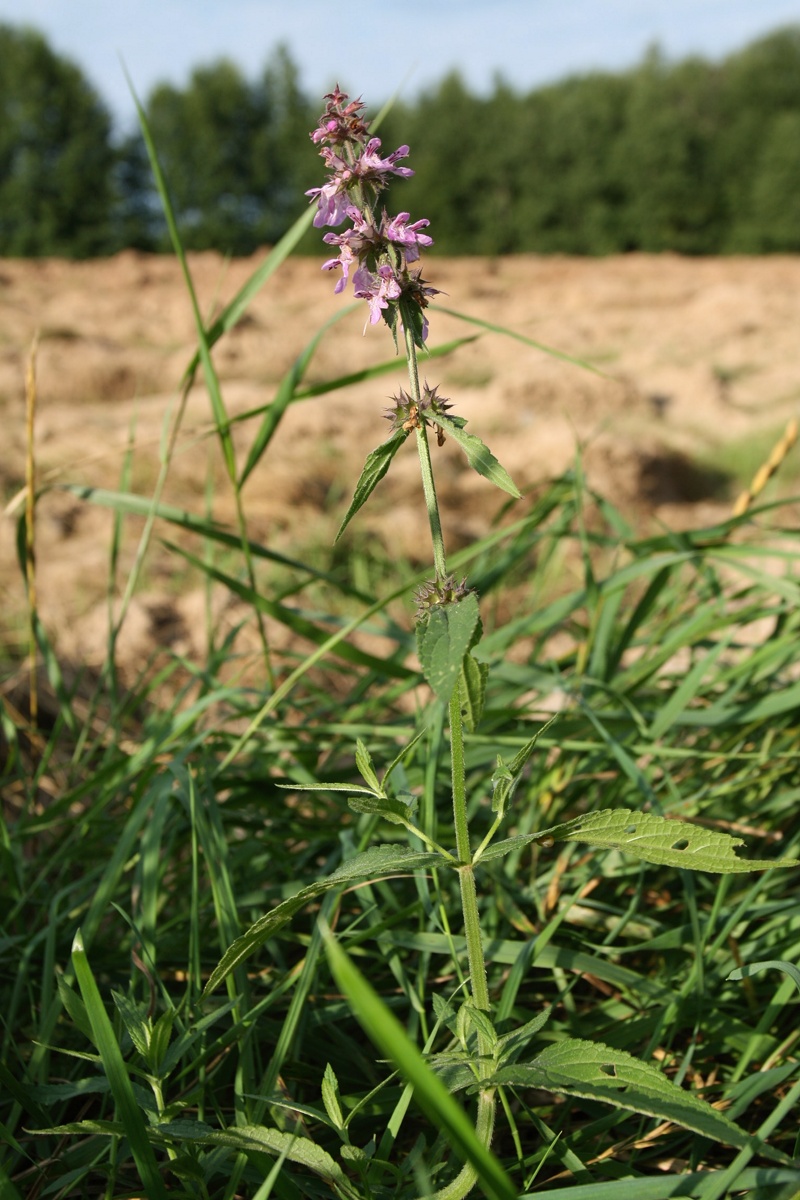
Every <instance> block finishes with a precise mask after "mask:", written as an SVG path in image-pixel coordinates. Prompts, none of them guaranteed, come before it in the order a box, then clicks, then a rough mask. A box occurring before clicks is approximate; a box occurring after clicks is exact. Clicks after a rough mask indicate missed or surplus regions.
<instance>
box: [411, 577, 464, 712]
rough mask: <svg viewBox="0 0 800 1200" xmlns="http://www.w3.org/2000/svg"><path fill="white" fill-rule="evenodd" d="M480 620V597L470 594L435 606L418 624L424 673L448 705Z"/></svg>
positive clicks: (419, 652)
mask: <svg viewBox="0 0 800 1200" xmlns="http://www.w3.org/2000/svg"><path fill="white" fill-rule="evenodd" d="M478 619H479V613H478V597H477V596H476V595H475V593H474V592H470V593H469V595H467V596H465V597H464V599H463V600H459V601H457V602H456V603H455V604H442V605H436V606H434V607H433V608H432V609H431V611H430V614H429V615H428V617H427V618H426V619H423V620H422V621H420V623H419V624H418V625H417V653H418V654H419V660H420V663H421V664H422V672H423V674H424V676H425V678H426V679H427V681H428V683H429V684H430V685H431V687H432V688H433V690H434V692H435V693H436V695H437V696H438V698H439V699H440V700H441V701H443V702H444V703H445V704H447V703H448V702H449V700H450V697H451V695H452V694H453V688H454V687H455V686H456V684H457V682H458V679H459V675H460V674H461V666H462V663H463V662H464V656H465V655H466V654H467V651H468V650H469V648H470V646H471V645H472V635H473V634H474V632H475V630H476V628H477V626H478Z"/></svg>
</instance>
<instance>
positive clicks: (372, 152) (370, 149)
mask: <svg viewBox="0 0 800 1200" xmlns="http://www.w3.org/2000/svg"><path fill="white" fill-rule="evenodd" d="M380 145H381V139H380V138H370V140H369V141H368V142H367V144H366V146H365V147H364V152H363V154H362V155H361V157H360V158H359V160H358V162H357V163H356V165H355V166H354V167H353V174H355V175H359V176H360V177H361V178H362V179H370V178H374V177H375V176H377V177H378V178H379V179H382V176H384V175H400V176H402V177H403V179H407V178H408V177H409V176H410V175H413V174H414V172H413V171H412V170H411V168H410V167H398V166H397V165H396V164H397V160H398V158H407V157H408V146H398V148H397V149H396V150H395V151H393V153H392V154H389V155H387V157H386V158H381V156H380V155H379V154H378V150H379V149H380Z"/></svg>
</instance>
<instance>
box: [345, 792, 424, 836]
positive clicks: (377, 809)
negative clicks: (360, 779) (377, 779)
mask: <svg viewBox="0 0 800 1200" xmlns="http://www.w3.org/2000/svg"><path fill="white" fill-rule="evenodd" d="M404 795H408V796H409V802H408V803H406V801H405V800H402V799H399V798H397V799H396V798H395V797H393V796H375V795H371V796H363V795H362V796H350V797H348V800H347V804H348V807H349V808H352V810H353V812H357V813H374V814H376V815H377V816H380V817H383V819H384V820H385V821H391V823H392V825H405V827H406V828H408V825H409V822H410V820H411V818H412V816H413V815H414V808H415V807H416V803H417V798H416V796H412V795H410V793H404Z"/></svg>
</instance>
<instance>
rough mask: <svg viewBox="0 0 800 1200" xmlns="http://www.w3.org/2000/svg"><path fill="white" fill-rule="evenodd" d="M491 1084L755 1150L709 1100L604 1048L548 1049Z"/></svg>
mask: <svg viewBox="0 0 800 1200" xmlns="http://www.w3.org/2000/svg"><path fill="white" fill-rule="evenodd" d="M488 1082H489V1083H493V1084H497V1085H500V1084H506V1085H508V1084H511V1085H515V1086H517V1087H535V1088H543V1089H545V1090H546V1091H550V1092H561V1093H564V1094H566V1095H568V1096H580V1097H582V1098H584V1099H589V1100H600V1101H602V1102H604V1103H605V1104H610V1105H612V1106H613V1107H614V1108H624V1109H628V1110H629V1111H630V1112H635V1113H642V1114H643V1115H644V1116H648V1117H656V1118H657V1119H658V1120H661V1121H672V1122H674V1123H675V1124H676V1125H681V1126H683V1128H684V1129H691V1130H694V1132H695V1133H700V1134H703V1136H704V1137H708V1138H712V1139H713V1140H714V1141H715V1142H722V1143H724V1144H726V1145H728V1146H749V1145H752V1144H753V1141H751V1139H750V1138H749V1137H748V1135H747V1134H746V1133H745V1132H744V1131H743V1130H742V1129H740V1128H739V1126H738V1125H735V1124H734V1123H733V1121H731V1120H729V1119H728V1118H727V1117H725V1116H723V1114H722V1113H720V1112H717V1110H716V1109H715V1108H712V1107H711V1105H710V1104H709V1103H708V1102H707V1101H706V1100H702V1099H701V1098H700V1096H698V1095H696V1094H695V1093H693V1092H688V1091H686V1090H685V1089H684V1088H681V1087H678V1086H677V1084H674V1083H672V1081H671V1080H670V1079H668V1078H667V1077H666V1075H662V1074H661V1072H660V1071H659V1070H658V1069H657V1068H656V1067H654V1066H652V1065H651V1064H650V1063H644V1062H640V1061H639V1059H637V1058H634V1057H633V1055H632V1054H628V1053H627V1052H626V1051H624V1050H616V1049H612V1048H611V1047H610V1046H604V1045H603V1044H602V1043H600V1042H588V1041H583V1040H579V1039H577V1038H568V1039H566V1040H565V1041H563V1042H557V1043H556V1044H555V1045H553V1046H548V1047H547V1049H546V1050H544V1051H543V1052H542V1053H541V1054H540V1055H538V1057H537V1058H535V1059H534V1060H533V1061H532V1062H529V1063H516V1064H515V1065H514V1066H508V1067H501V1068H500V1070H499V1071H497V1072H496V1073H495V1075H494V1076H493V1077H492V1079H491V1080H489V1081H488ZM481 1086H482V1087H485V1086H486V1083H485V1082H482V1083H481Z"/></svg>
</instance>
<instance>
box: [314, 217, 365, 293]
mask: <svg viewBox="0 0 800 1200" xmlns="http://www.w3.org/2000/svg"><path fill="white" fill-rule="evenodd" d="M354 235H355V231H354V230H352V229H348V230H347V231H346V232H345V233H326V234H325V236H324V237H323V239H322V240H323V242H327V243H328V245H329V246H338V247H339V256H338V258H329V259H328V261H327V262H324V263H323V264H322V270H323V271H332V270H334V268H336V267H341V268H342V277H341V279H340V280H339V282H338V283H337V284H336V287H335V288H334V289H333V291H334V294H338V293H339V292H343V291H344V289H345V288H346V287H347V279H348V276H349V275H350V268H351V267H352V265H353V263H357V262H358V261H359V259H358V255H357V254H356V253H354V251H353V246H352V244H351V243H352V239H353V237H354Z"/></svg>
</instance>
